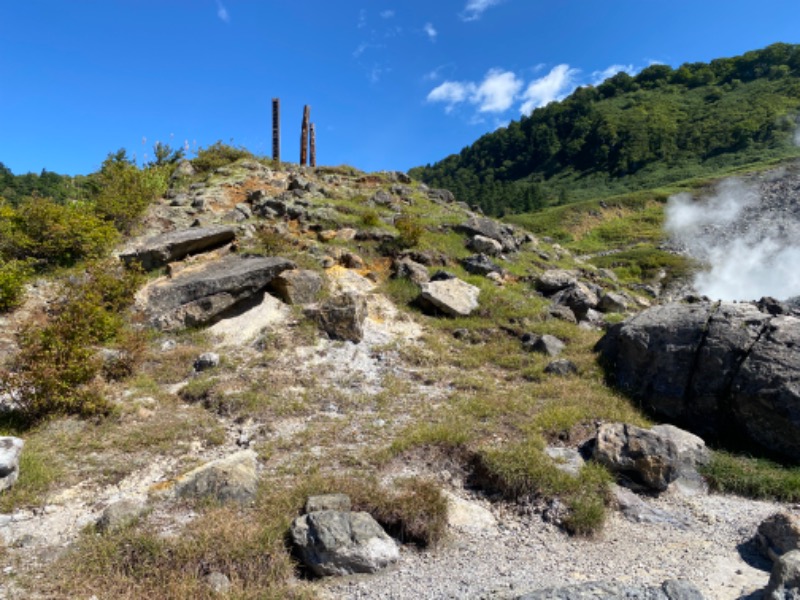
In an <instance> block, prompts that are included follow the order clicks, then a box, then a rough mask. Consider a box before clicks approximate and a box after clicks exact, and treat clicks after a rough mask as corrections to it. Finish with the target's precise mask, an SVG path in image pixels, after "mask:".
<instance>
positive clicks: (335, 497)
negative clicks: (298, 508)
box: [305, 494, 351, 513]
mask: <svg viewBox="0 0 800 600" xmlns="http://www.w3.org/2000/svg"><path fill="white" fill-rule="evenodd" d="M350 507H351V503H350V496H348V495H347V494H322V495H319V496H309V497H308V500H306V507H305V512H306V513H312V512H319V511H321V510H336V511H339V512H349V511H350Z"/></svg>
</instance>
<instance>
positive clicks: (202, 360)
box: [194, 352, 219, 373]
mask: <svg viewBox="0 0 800 600" xmlns="http://www.w3.org/2000/svg"><path fill="white" fill-rule="evenodd" d="M218 366H219V354H217V353H216V352H203V354H201V355H200V356H198V357H197V359H195V361H194V370H195V371H197V372H198V373H200V372H201V371H207V370H208V369H214V368H215V367H218Z"/></svg>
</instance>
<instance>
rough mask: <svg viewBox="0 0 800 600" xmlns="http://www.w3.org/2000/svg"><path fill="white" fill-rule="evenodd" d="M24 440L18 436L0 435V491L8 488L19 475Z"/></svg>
mask: <svg viewBox="0 0 800 600" xmlns="http://www.w3.org/2000/svg"><path fill="white" fill-rule="evenodd" d="M24 445H25V442H24V441H23V440H21V439H20V438H18V437H11V436H6V437H0V491H3V490H5V489H8V488H10V487H11V486H12V485H14V483H16V481H17V478H18V477H19V459H20V456H21V455H22V447H23V446H24Z"/></svg>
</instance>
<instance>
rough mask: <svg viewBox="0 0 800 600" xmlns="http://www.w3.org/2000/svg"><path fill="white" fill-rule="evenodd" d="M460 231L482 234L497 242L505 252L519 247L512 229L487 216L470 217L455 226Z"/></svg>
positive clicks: (468, 233) (472, 234) (471, 234)
mask: <svg viewBox="0 0 800 600" xmlns="http://www.w3.org/2000/svg"><path fill="white" fill-rule="evenodd" d="M456 229H457V230H458V231H460V232H462V233H466V234H467V235H470V236H476V235H482V236H483V237H487V238H489V239H492V240H495V241H496V242H499V243H500V245H501V246H502V247H503V250H505V251H506V252H513V251H514V250H516V249H517V248H519V244H518V243H517V240H516V239H514V230H513V229H512V228H511V227H510V226H508V225H503V224H502V223H500V222H498V221H495V220H494V219H489V218H487V217H477V216H475V217H470V218H469V219H468V220H467V221H466V222H465V223H462V224H461V225H459V226H458V227H457V228H456Z"/></svg>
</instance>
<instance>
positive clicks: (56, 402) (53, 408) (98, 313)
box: [0, 262, 140, 421]
mask: <svg viewBox="0 0 800 600" xmlns="http://www.w3.org/2000/svg"><path fill="white" fill-rule="evenodd" d="M139 281H140V275H139V274H138V273H136V272H135V271H125V270H123V269H122V267H121V266H120V265H119V264H115V265H113V266H112V265H111V264H110V263H108V262H103V263H96V264H94V265H91V266H90V267H89V268H88V269H87V272H86V274H85V275H84V276H83V278H82V280H81V281H79V282H77V283H75V282H71V283H70V284H69V285H64V286H63V290H62V297H61V299H60V300H59V301H58V302H57V303H56V304H55V305H54V306H53V309H52V312H51V315H50V317H49V319H48V320H47V321H46V322H44V323H38V322H32V323H28V324H27V325H26V326H25V327H24V328H23V329H22V331H21V332H20V334H19V335H18V344H19V352H18V353H17V355H16V356H15V358H14V361H13V362H12V365H11V369H10V370H7V371H2V372H0V391H5V392H7V393H10V394H12V395H13V396H14V398H15V399H16V401H17V405H18V408H19V411H20V412H21V413H22V415H23V416H24V417H25V418H26V419H28V420H31V421H35V420H39V419H41V418H44V417H46V416H48V415H51V414H79V415H84V416H89V415H95V414H106V413H108V412H109V411H110V410H111V405H110V404H109V403H108V401H107V400H106V399H105V398H104V397H103V396H102V394H101V391H100V388H99V385H98V381H97V377H98V375H99V374H100V372H101V369H102V367H103V362H102V360H101V358H100V357H99V356H98V352H97V348H96V346H97V345H98V344H101V343H107V342H112V341H114V340H115V338H119V337H121V333H122V331H123V329H124V327H123V320H122V317H121V312H122V311H123V310H124V309H125V308H126V307H127V306H128V305H129V304H130V303H131V302H132V300H133V294H134V292H135V290H136V288H137V287H138V284H139Z"/></svg>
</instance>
